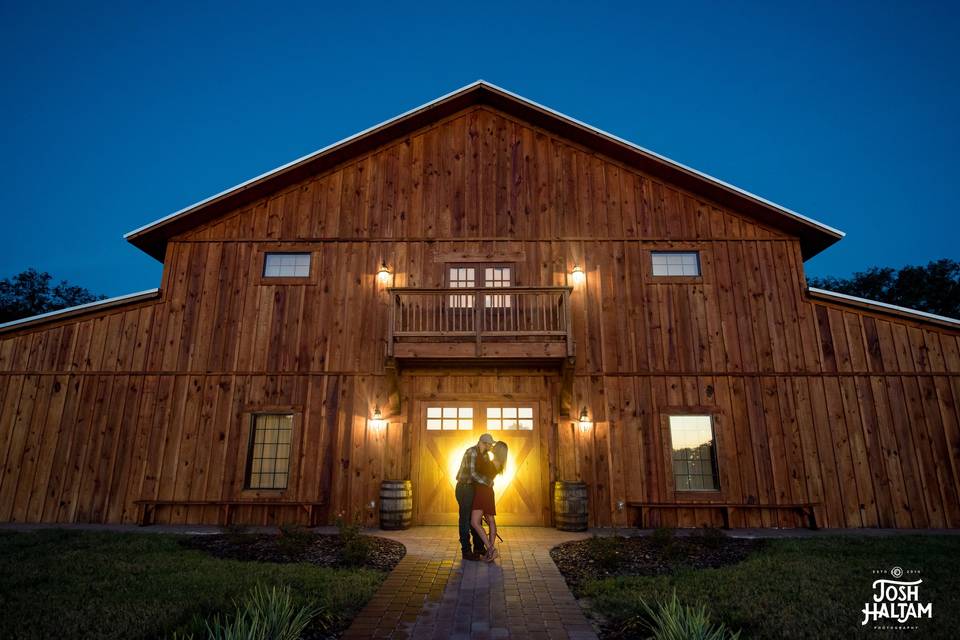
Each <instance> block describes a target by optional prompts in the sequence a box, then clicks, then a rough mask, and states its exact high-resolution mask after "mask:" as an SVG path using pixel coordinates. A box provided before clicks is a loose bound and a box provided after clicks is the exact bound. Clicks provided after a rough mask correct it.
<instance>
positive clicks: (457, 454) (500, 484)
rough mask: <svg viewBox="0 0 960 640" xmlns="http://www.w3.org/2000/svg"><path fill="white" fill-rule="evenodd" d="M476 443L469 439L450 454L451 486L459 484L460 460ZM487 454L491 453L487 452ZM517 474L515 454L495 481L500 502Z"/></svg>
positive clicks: (449, 477) (448, 472)
mask: <svg viewBox="0 0 960 640" xmlns="http://www.w3.org/2000/svg"><path fill="white" fill-rule="evenodd" d="M473 444H475V442H473V441H472V440H467V441H465V442H464V443H463V446H462V447H460V446H458V447H456V448H455V449H454V450H453V453H451V454H450V459H449V460H448V461H447V478H448V479H449V480H450V484H451V486H454V487H456V486H457V472H458V471H460V461H461V460H462V459H463V452H464V451H465V450H466V449H467V448H468V447H470V446H472V445H473ZM487 455H490V453H489V452H487ZM515 475H517V465H516V463H515V462H514V460H513V456H512V455H511V456H507V467H506V469H504V470H503V473H501V474H500V475H498V476H497V477H496V479H495V480H494V481H493V490H494V493H495V494H496V496H497V501H498V502H499V500H500V497H501V496H502V495H503V492H504V490H506V488H507V487H509V486H510V483H511V482H512V481H513V478H514V476H515Z"/></svg>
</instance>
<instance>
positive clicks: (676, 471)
mask: <svg viewBox="0 0 960 640" xmlns="http://www.w3.org/2000/svg"><path fill="white" fill-rule="evenodd" d="M669 420H670V448H671V459H672V461H673V486H674V489H675V490H676V491H718V490H719V489H720V477H719V474H718V472H717V447H716V443H715V441H714V434H713V418H712V416H709V415H683V416H670V417H669Z"/></svg>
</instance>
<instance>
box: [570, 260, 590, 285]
mask: <svg viewBox="0 0 960 640" xmlns="http://www.w3.org/2000/svg"><path fill="white" fill-rule="evenodd" d="M570 279H571V280H573V284H583V281H584V280H586V279H587V274H585V273H584V272H583V268H582V267H581V266H580V265H579V264H575V265H573V272H572V273H571V274H570Z"/></svg>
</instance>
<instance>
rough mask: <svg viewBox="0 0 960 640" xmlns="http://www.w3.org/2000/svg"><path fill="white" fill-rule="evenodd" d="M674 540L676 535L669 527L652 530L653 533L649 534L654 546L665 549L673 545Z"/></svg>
mask: <svg viewBox="0 0 960 640" xmlns="http://www.w3.org/2000/svg"><path fill="white" fill-rule="evenodd" d="M675 539H676V535H675V534H674V532H673V529H670V528H669V527H657V528H656V529H654V530H653V533H652V534H650V540H651V542H653V544H654V545H655V546H658V547H666V546H668V545H670V544H673V541H674V540H675Z"/></svg>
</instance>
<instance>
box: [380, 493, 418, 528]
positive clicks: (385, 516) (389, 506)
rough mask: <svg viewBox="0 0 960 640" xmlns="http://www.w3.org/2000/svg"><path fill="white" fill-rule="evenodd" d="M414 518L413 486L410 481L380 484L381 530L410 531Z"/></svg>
mask: <svg viewBox="0 0 960 640" xmlns="http://www.w3.org/2000/svg"><path fill="white" fill-rule="evenodd" d="M412 516H413V484H412V483H411V482H410V481H409V480H384V481H383V482H381V483H380V528H381V529H386V530H388V531H395V530H397V529H409V528H410V518H411V517H412Z"/></svg>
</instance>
